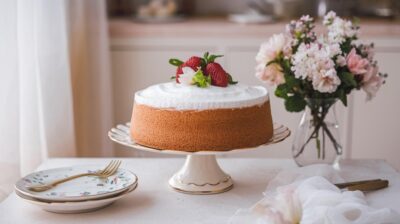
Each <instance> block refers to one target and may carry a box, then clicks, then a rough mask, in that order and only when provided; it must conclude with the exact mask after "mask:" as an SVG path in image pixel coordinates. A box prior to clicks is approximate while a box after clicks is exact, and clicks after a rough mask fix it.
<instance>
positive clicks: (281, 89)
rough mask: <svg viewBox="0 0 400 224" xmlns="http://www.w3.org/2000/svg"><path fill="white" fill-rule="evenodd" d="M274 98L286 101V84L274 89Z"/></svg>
mask: <svg viewBox="0 0 400 224" xmlns="http://www.w3.org/2000/svg"><path fill="white" fill-rule="evenodd" d="M275 96H277V97H280V98H284V99H286V98H287V97H288V89H287V85H286V84H280V85H278V86H277V87H276V89H275Z"/></svg>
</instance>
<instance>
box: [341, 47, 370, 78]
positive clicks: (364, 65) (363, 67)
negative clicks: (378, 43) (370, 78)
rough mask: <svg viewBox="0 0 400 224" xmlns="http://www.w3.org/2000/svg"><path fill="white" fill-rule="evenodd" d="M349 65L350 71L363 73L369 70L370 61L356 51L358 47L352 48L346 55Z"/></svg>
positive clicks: (356, 73) (358, 73)
mask: <svg viewBox="0 0 400 224" xmlns="http://www.w3.org/2000/svg"><path fill="white" fill-rule="evenodd" d="M346 63H347V67H348V68H349V70H350V72H351V73H353V74H355V75H362V74H364V73H366V72H367V69H368V66H369V62H368V60H367V59H365V58H362V57H361V56H360V55H358V54H357V53H356V49H354V48H353V49H351V51H350V53H349V54H348V55H347V57H346Z"/></svg>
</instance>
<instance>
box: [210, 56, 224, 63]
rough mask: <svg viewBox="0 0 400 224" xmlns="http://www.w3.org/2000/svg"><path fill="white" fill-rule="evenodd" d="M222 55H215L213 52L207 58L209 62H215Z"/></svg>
mask: <svg viewBox="0 0 400 224" xmlns="http://www.w3.org/2000/svg"><path fill="white" fill-rule="evenodd" d="M220 57H223V55H213V54H212V55H210V56H209V57H208V58H207V61H208V63H210V62H214V61H215V59H216V58H220Z"/></svg>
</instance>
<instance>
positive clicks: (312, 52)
mask: <svg viewBox="0 0 400 224" xmlns="http://www.w3.org/2000/svg"><path fill="white" fill-rule="evenodd" d="M332 52H333V51H332V49H331V47H329V46H324V45H321V44H319V43H311V44H304V43H302V44H301V45H300V46H299V48H298V49H297V52H296V54H294V55H293V60H292V63H293V66H292V68H291V69H292V71H293V72H294V75H295V77H296V78H300V79H307V80H309V81H312V84H313V88H314V89H315V90H317V91H319V92H321V93H332V92H334V91H336V89H337V87H338V86H339V85H340V79H339V77H338V76H337V74H336V70H335V62H334V61H333V60H332V58H331V54H332ZM335 54H336V52H335Z"/></svg>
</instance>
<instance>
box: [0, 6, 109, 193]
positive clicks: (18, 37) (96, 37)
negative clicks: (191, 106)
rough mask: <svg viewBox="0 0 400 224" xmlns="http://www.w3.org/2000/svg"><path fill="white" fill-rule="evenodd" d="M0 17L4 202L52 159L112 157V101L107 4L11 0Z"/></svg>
mask: <svg viewBox="0 0 400 224" xmlns="http://www.w3.org/2000/svg"><path fill="white" fill-rule="evenodd" d="M0 14H1V15H2V16H1V17H2V18H1V19H0V30H1V34H0V49H1V50H0V169H3V170H4V169H5V170H9V171H10V172H8V175H6V176H4V175H2V176H0V199H1V197H2V194H3V196H4V194H5V193H7V192H9V191H10V189H12V188H10V187H11V186H12V185H13V182H14V181H15V180H16V179H17V178H18V177H19V175H24V174H26V173H28V172H31V171H33V170H34V169H35V168H36V167H37V166H38V165H39V164H40V163H41V162H42V161H43V160H44V159H46V158H48V157H60V156H77V155H84V156H87V155H111V154H112V147H111V143H109V142H108V141H106V140H107V138H106V132H107V130H108V128H109V127H110V126H111V122H112V119H111V117H112V110H111V108H112V104H111V89H110V86H111V83H110V71H109V70H110V69H109V60H108V39H107V23H106V10H105V2H104V1H96V0H90V1H78V0H74V1H68V0H21V1H19V0H18V1H16V0H5V1H2V2H1V3H0ZM3 174H4V173H3Z"/></svg>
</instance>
